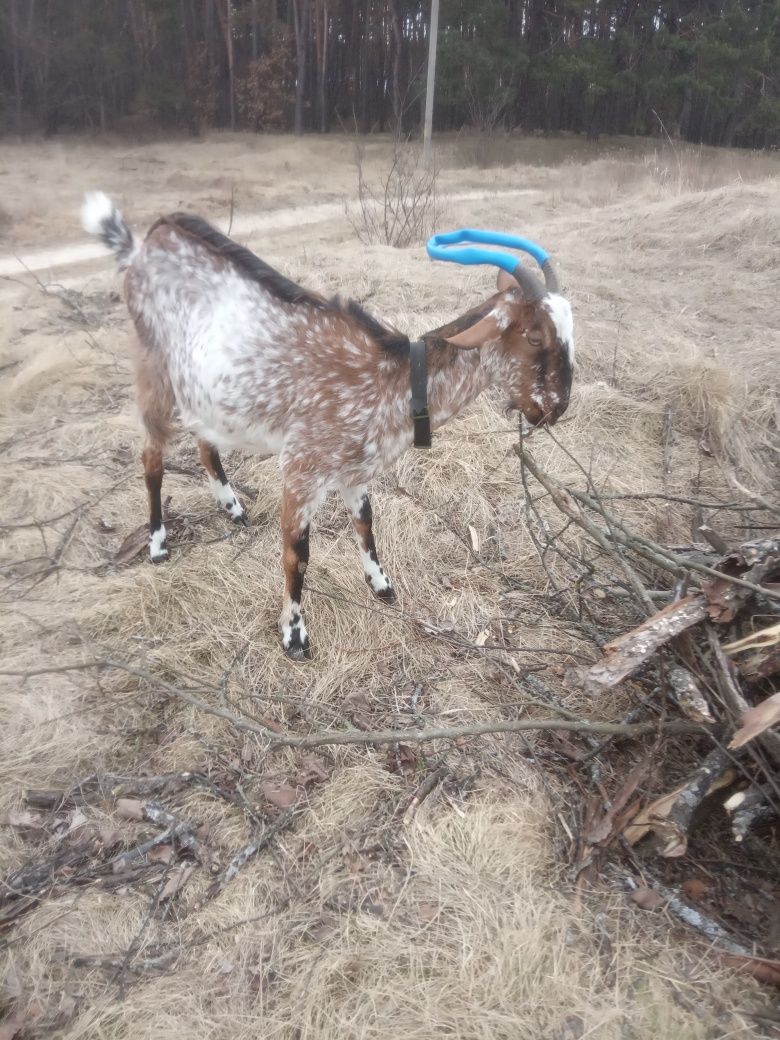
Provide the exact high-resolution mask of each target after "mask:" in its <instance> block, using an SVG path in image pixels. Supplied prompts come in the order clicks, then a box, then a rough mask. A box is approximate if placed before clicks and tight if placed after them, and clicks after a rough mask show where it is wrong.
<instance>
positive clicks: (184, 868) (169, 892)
mask: <svg viewBox="0 0 780 1040" xmlns="http://www.w3.org/2000/svg"><path fill="white" fill-rule="evenodd" d="M194 870H195V867H193V866H192V864H191V863H182V864H181V865H180V866H178V867H174V869H173V870H172V871H171V873H170V875H169V877H168V880H167V881H166V882H165V885H164V887H163V890H162V892H161V893H160V902H163V901H164V900H166V899H173V897H174V896H175V895H176V893H177V892H178V891H179V889H180V888H182V886H183V885H184V884H185V883H186V881H187V879H188V878H189V876H190V875H191V874H192V873H193V871H194Z"/></svg>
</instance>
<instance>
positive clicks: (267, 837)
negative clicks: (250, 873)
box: [192, 805, 300, 910]
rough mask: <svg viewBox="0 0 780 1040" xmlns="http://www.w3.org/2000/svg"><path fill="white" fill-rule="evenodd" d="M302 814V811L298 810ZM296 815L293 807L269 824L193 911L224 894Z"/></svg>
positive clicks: (230, 864)
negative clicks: (239, 874) (248, 864)
mask: <svg viewBox="0 0 780 1040" xmlns="http://www.w3.org/2000/svg"><path fill="white" fill-rule="evenodd" d="M297 811H298V812H300V809H297ZM295 814H296V806H295V805H291V806H290V808H289V809H286V810H285V811H284V812H283V813H282V814H281V816H278V817H277V818H276V819H275V820H274V822H273V823H271V824H269V825H268V826H267V827H266V828H265V829H264V830H263V832H262V834H259V835H258V836H257V837H256V838H253V839H252V841H250V842H249V843H248V844H247V845H245V846H244V847H243V849H241V850H240V852H237V853H236V855H235V856H234V857H233V859H231V861H230V863H228V865H227V866H226V867H225V869H224V870H223V871H222V872H221V873H220V874H218V875H217V877H215V878H214V880H213V881H212V882H211V884H210V885H209V887H208V888H207V889H206V891H205V892H204V894H203V895H202V897H201V898H200V899H199V900H198V902H197V903H196V904H195V906H194V907H193V908H192V909H193V910H200V909H201V908H202V907H203V906H204V905H205V904H206V903H208V902H209V901H210V900H212V899H215V898H216V897H217V896H218V895H220V893H222V892H224V890H225V889H226V888H227V886H228V885H229V884H230V882H231V881H232V880H233V878H235V877H236V875H237V874H238V873H239V872H240V871H241V870H242V868H243V867H245V866H246V864H247V863H248V862H249V860H250V859H252V858H253V857H254V856H256V855H257V854H258V852H260V851H261V850H262V849H264V848H265V847H266V845H269V844H270V843H271V841H272V840H273V838H274V837H276V835H277V834H279V833H280V832H281V831H283V830H286V828H287V827H289V826H290V824H291V823H292V821H293V818H294V817H295Z"/></svg>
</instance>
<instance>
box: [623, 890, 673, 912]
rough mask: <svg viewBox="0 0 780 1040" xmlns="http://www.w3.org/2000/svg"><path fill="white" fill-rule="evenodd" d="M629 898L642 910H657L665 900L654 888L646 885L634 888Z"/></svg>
mask: <svg viewBox="0 0 780 1040" xmlns="http://www.w3.org/2000/svg"><path fill="white" fill-rule="evenodd" d="M630 898H631V901H632V902H634V903H636V905H637V906H638V907H640V908H641V909H642V910H658V909H659V907H662V906H663V905H664V903H665V902H666V900H665V899H664V897H663V896H659V895H658V893H657V892H656V891H655V889H654V888H648V887H647V885H640V886H639V888H635V889H634V891H633V892H632V893H631V896H630Z"/></svg>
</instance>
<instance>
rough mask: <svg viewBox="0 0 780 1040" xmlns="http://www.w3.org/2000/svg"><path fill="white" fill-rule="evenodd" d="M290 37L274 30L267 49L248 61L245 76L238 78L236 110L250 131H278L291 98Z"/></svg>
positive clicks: (283, 31)
mask: <svg viewBox="0 0 780 1040" xmlns="http://www.w3.org/2000/svg"><path fill="white" fill-rule="evenodd" d="M290 59H291V53H290V40H289V37H288V35H287V33H286V31H285V30H284V29H276V30H275V31H274V34H273V36H272V39H271V46H270V49H269V50H268V52H267V53H266V54H263V55H262V56H261V57H259V58H258V59H257V61H253V62H251V63H250V65H249V68H248V71H247V74H246V76H244V77H243V79H240V80H238V82H237V84H236V94H237V98H238V111H239V113H240V115H241V119H242V120H243V122H244V123H245V124H246V125H247V126H249V127H250V128H251V129H252V130H256V131H257V130H281V129H284V127H285V116H286V114H287V110H288V108H289V106H290V105H291V104H292V101H293V91H292V89H291V87H290Z"/></svg>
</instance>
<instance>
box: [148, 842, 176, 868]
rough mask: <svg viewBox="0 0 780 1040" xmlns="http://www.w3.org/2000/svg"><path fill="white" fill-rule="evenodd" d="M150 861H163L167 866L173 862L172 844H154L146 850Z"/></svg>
mask: <svg viewBox="0 0 780 1040" xmlns="http://www.w3.org/2000/svg"><path fill="white" fill-rule="evenodd" d="M148 856H149V862H150V863H164V864H165V865H166V866H168V864H169V863H172V862H173V845H155V846H154V848H153V849H149V852H148Z"/></svg>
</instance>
